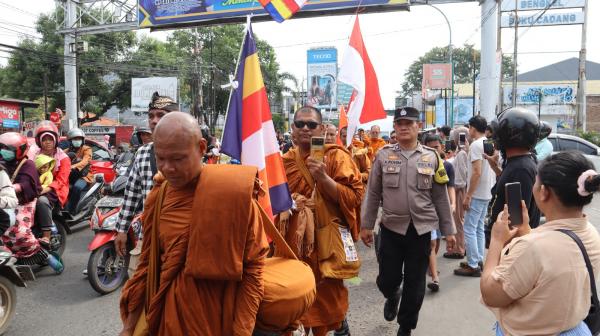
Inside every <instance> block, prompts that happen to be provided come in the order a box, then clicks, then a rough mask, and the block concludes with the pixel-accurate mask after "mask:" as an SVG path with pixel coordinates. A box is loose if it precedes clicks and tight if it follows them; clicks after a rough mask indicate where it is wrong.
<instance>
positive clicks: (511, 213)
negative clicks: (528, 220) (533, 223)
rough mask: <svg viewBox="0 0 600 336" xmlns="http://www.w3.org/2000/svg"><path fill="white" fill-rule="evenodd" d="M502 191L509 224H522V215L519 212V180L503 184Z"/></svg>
mask: <svg viewBox="0 0 600 336" xmlns="http://www.w3.org/2000/svg"><path fill="white" fill-rule="evenodd" d="M504 191H505V195H506V204H507V205H508V218H509V219H510V225H512V226H517V225H521V224H523V216H522V214H521V182H512V183H507V184H505V185H504Z"/></svg>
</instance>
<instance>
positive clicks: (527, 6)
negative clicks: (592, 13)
mask: <svg viewBox="0 0 600 336" xmlns="http://www.w3.org/2000/svg"><path fill="white" fill-rule="evenodd" d="M578 7H585V0H558V1H555V0H518V1H516V3H515V1H514V0H504V1H502V7H500V8H501V10H502V11H503V12H508V11H514V10H515V8H516V9H517V10H520V11H527V10H546V9H563V8H578Z"/></svg>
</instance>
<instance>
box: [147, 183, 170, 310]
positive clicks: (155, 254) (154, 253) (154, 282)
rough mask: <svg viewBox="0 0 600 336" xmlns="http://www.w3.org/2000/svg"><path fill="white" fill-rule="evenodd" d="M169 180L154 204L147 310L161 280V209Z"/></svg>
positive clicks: (160, 190) (163, 185)
mask: <svg viewBox="0 0 600 336" xmlns="http://www.w3.org/2000/svg"><path fill="white" fill-rule="evenodd" d="M167 185H168V182H167V181H164V182H163V183H162V185H161V186H160V189H159V191H158V195H157V197H156V202H155V204H154V218H153V222H152V232H151V234H150V257H149V258H148V274H147V275H146V277H147V281H146V303H145V305H146V311H148V310H149V308H150V300H151V299H152V297H153V296H154V294H156V292H157V291H158V285H159V280H160V241H159V226H160V210H161V208H162V204H163V200H164V198H165V192H166V190H167Z"/></svg>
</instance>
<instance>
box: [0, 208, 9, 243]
mask: <svg viewBox="0 0 600 336" xmlns="http://www.w3.org/2000/svg"><path fill="white" fill-rule="evenodd" d="M9 227H10V215H9V214H8V213H6V211H4V209H0V236H3V235H4V233H5V232H6V230H8V228H9ZM0 245H1V243H0Z"/></svg>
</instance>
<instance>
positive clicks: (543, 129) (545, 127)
mask: <svg viewBox="0 0 600 336" xmlns="http://www.w3.org/2000/svg"><path fill="white" fill-rule="evenodd" d="M550 133H552V126H550V124H549V123H547V122H545V121H541V122H540V140H542V139H546V138H547V137H548V136H549V135H550Z"/></svg>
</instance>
